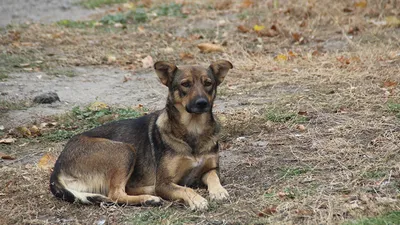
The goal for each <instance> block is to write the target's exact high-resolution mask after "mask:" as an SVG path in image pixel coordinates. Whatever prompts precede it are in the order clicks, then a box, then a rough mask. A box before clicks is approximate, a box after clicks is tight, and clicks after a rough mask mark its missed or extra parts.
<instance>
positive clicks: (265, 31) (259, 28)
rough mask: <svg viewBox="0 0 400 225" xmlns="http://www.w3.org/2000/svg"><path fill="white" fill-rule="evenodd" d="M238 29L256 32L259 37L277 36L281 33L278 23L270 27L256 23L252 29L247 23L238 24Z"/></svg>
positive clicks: (245, 31)
mask: <svg viewBox="0 0 400 225" xmlns="http://www.w3.org/2000/svg"><path fill="white" fill-rule="evenodd" d="M237 30H238V31H239V32H241V33H251V32H253V33H255V34H257V35H258V36H259V37H275V36H278V35H279V30H278V28H277V26H276V25H272V26H270V27H269V28H267V27H265V26H264V25H259V24H255V25H254V26H253V27H252V29H251V28H249V27H247V26H246V25H243V24H242V25H239V26H237Z"/></svg>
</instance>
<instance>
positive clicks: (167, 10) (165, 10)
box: [156, 3, 186, 17]
mask: <svg viewBox="0 0 400 225" xmlns="http://www.w3.org/2000/svg"><path fill="white" fill-rule="evenodd" d="M156 13H157V15H158V16H176V17H186V16H185V15H184V14H183V13H182V5H181V4H177V3H170V4H162V5H161V6H160V7H159V8H158V9H156Z"/></svg>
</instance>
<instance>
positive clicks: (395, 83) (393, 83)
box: [383, 80, 398, 87]
mask: <svg viewBox="0 0 400 225" xmlns="http://www.w3.org/2000/svg"><path fill="white" fill-rule="evenodd" d="M397 84H398V83H397V82H396V81H391V80H387V81H385V82H383V86H384V87H396V86H397Z"/></svg>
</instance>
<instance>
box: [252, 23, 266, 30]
mask: <svg viewBox="0 0 400 225" xmlns="http://www.w3.org/2000/svg"><path fill="white" fill-rule="evenodd" d="M253 29H254V31H256V32H260V31H262V30H264V29H265V26H263V25H257V24H256V25H254V27H253Z"/></svg>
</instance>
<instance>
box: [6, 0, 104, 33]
mask: <svg viewBox="0 0 400 225" xmlns="http://www.w3.org/2000/svg"><path fill="white" fill-rule="evenodd" d="M77 2H79V1H77V0H27V1H26V0H2V1H0V27H4V26H6V25H8V24H23V23H26V22H39V23H51V22H56V21H59V20H65V19H70V20H82V19H88V18H90V15H93V14H97V13H101V12H104V11H105V10H104V9H96V10H88V9H84V8H82V7H81V6H79V5H78V4H77Z"/></svg>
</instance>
